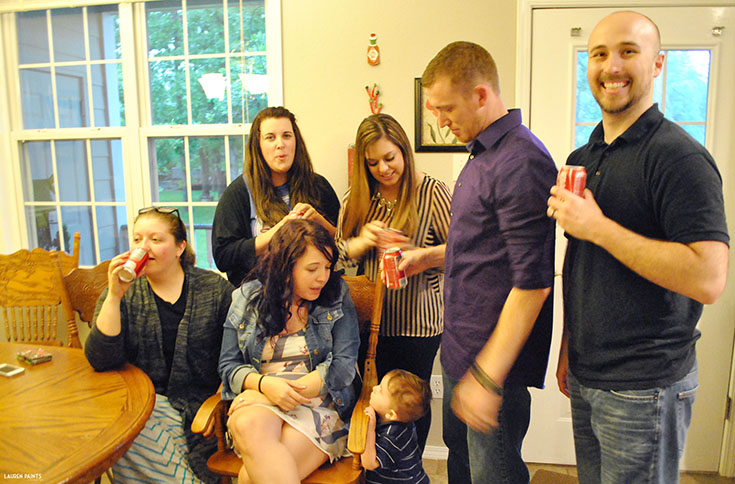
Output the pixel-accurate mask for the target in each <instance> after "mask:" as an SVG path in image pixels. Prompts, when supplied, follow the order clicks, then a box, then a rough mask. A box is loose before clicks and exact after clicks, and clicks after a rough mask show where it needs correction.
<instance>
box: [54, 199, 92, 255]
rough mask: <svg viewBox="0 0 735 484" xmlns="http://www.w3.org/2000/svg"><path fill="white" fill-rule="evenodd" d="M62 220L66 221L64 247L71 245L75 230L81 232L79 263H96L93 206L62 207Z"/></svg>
mask: <svg viewBox="0 0 735 484" xmlns="http://www.w3.org/2000/svg"><path fill="white" fill-rule="evenodd" d="M61 220H62V221H63V223H64V244H65V245H64V247H67V248H68V247H71V246H72V243H73V237H74V232H79V234H80V235H81V239H80V242H79V264H80V265H85V266H93V265H95V264H96V261H95V257H94V252H95V250H94V232H93V231H92V207H61Z"/></svg>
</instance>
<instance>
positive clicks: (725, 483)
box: [102, 459, 735, 484]
mask: <svg viewBox="0 0 735 484" xmlns="http://www.w3.org/2000/svg"><path fill="white" fill-rule="evenodd" d="M424 469H425V470H426V473H427V474H428V475H429V479H430V480H431V484H447V461H446V460H433V459H424ZM528 469H529V470H530V471H531V479H533V476H534V475H535V474H536V472H538V471H539V470H546V471H550V472H555V473H557V474H563V475H568V476H571V477H576V476H577V469H576V468H575V467H574V466H557V465H549V464H528ZM109 482H110V481H109V480H108V479H107V476H102V484H109ZM233 482H237V481H233ZM547 482H548V483H549V484H557V483H555V482H553V479H552V480H551V481H550V480H549V479H548V478H547V479H546V480H544V481H543V484H546V483H547ZM575 482H576V481H575ZM679 484H735V478H733V477H720V476H716V475H713V474H702V473H690V472H682V474H681V480H680V482H679Z"/></svg>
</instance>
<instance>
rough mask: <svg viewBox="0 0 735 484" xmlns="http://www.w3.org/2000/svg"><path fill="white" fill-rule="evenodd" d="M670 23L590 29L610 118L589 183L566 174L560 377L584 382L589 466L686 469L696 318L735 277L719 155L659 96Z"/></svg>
mask: <svg viewBox="0 0 735 484" xmlns="http://www.w3.org/2000/svg"><path fill="white" fill-rule="evenodd" d="M659 50H660V36H659V31H658V28H657V27H656V25H655V24H654V23H653V22H652V21H651V20H650V19H649V18H647V17H645V16H643V15H641V14H638V13H635V12H617V13H614V14H612V15H610V16H608V17H605V18H604V19H603V20H602V21H601V22H600V23H599V24H598V25H597V26H596V27H595V29H594V30H593V32H592V34H591V35H590V38H589V42H588V52H589V63H588V69H587V78H588V81H589V84H590V89H591V90H592V93H593V95H594V96H595V99H596V100H597V103H598V104H599V105H600V108H601V109H602V123H600V124H599V125H598V126H597V127H596V128H595V130H594V131H593V133H592V135H591V136H590V140H589V143H588V144H587V145H585V146H583V147H582V148H580V149H578V150H576V151H574V152H573V153H572V154H571V155H570V156H569V159H568V160H567V164H569V165H582V166H584V167H585V168H586V169H587V188H588V189H587V190H585V192H584V197H578V196H576V195H574V194H572V193H571V192H569V191H567V190H564V189H561V188H559V187H554V188H552V189H551V194H552V197H551V198H550V199H549V202H548V205H549V208H548V212H547V214H548V215H549V216H551V217H553V218H555V219H556V220H557V222H558V223H559V225H560V226H561V227H562V228H564V230H565V231H566V233H567V237H568V238H569V245H568V248H567V253H566V257H565V261H564V270H563V281H564V338H563V341H562V349H561V352H560V355H559V366H558V369H557V379H558V381H559V388H560V389H561V391H562V392H563V393H565V394H566V395H567V396H571V404H572V420H573V425H574V440H575V448H576V454H577V470H578V474H579V480H580V482H581V483H583V484H587V483H601V482H602V483H626V484H635V483H643V482H645V483H660V484H664V483H666V484H672V483H678V482H679V458H680V457H681V452H680V449H683V448H684V440H685V439H686V432H687V429H688V427H689V422H690V419H691V406H692V403H693V401H694V394H695V390H696V387H697V362H696V355H695V343H696V340H697V339H698V338H699V335H700V333H699V331H698V330H697V329H696V324H697V321H698V320H699V317H700V315H701V313H702V305H703V304H711V303H713V302H714V301H715V300H716V299H717V298H718V297H719V296H720V295H721V294H722V291H723V290H724V287H725V281H726V278H727V265H728V243H729V237H728V232H727V226H726V223H725V213H724V205H723V196H722V179H721V176H720V174H719V172H718V170H717V167H716V165H715V162H714V160H713V159H712V157H711V156H710V154H709V153H708V152H707V150H706V149H704V148H703V147H702V146H701V145H700V144H699V143H697V142H696V141H695V140H694V139H692V138H691V137H690V136H689V135H688V134H687V133H686V132H685V131H684V130H683V129H681V128H680V127H678V126H677V125H675V124H674V123H672V122H670V121H668V120H666V119H664V117H663V115H662V114H661V112H660V111H659V110H658V107H657V106H656V105H654V104H653V79H654V78H655V77H657V76H658V75H659V74H660V72H661V69H662V66H663V54H661V53H660V52H659Z"/></svg>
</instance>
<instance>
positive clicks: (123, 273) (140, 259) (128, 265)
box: [117, 247, 148, 282]
mask: <svg viewBox="0 0 735 484" xmlns="http://www.w3.org/2000/svg"><path fill="white" fill-rule="evenodd" d="M146 262H148V251H146V250H145V249H141V248H140V247H136V248H135V249H133V250H132V251H131V252H130V255H129V256H128V260H126V261H125V264H123V266H122V269H121V270H120V272H118V273H117V277H119V278H120V280H121V281H123V282H132V281H134V280H135V278H136V277H138V276H139V275H140V271H142V270H143V267H144V266H145V263H146Z"/></svg>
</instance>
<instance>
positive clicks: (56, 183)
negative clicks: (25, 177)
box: [49, 140, 66, 251]
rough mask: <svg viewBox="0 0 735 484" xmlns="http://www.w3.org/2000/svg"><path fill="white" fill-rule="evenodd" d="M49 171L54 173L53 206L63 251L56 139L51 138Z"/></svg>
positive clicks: (62, 222)
mask: <svg viewBox="0 0 735 484" xmlns="http://www.w3.org/2000/svg"><path fill="white" fill-rule="evenodd" d="M50 144H51V172H52V173H53V175H54V200H55V203H54V207H55V208H56V215H57V217H58V220H57V223H58V225H59V227H58V228H59V232H58V233H59V248H60V249H61V250H62V251H64V250H66V247H64V246H65V244H64V220H63V217H62V215H61V197H60V196H59V193H60V191H61V190H60V189H59V170H58V167H57V165H56V141H55V140H51V142H50ZM49 234H51V224H49Z"/></svg>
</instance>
